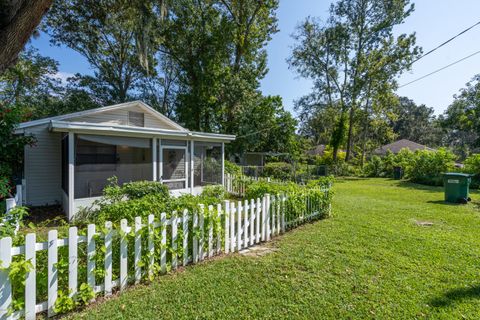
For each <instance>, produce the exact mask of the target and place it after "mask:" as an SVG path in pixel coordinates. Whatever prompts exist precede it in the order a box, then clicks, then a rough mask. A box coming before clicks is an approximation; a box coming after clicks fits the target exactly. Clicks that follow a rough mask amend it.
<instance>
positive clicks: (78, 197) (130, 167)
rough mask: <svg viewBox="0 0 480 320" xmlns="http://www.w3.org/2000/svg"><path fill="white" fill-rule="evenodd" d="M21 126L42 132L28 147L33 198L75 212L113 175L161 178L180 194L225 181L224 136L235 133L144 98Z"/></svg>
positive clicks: (27, 180) (22, 130)
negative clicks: (188, 124)
mask: <svg viewBox="0 0 480 320" xmlns="http://www.w3.org/2000/svg"><path fill="white" fill-rule="evenodd" d="M16 133H17V134H24V135H34V136H35V137H36V139H37V143H36V144H35V145H34V146H31V147H30V146H27V147H25V154H24V172H23V177H24V179H23V181H24V183H23V188H24V189H25V191H24V195H25V196H26V200H25V203H26V204H27V205H30V206H41V205H47V204H56V203H58V204H62V205H63V208H64V211H65V213H66V214H67V216H68V218H69V219H71V218H72V217H73V216H74V214H75V213H76V212H78V210H79V209H80V207H87V206H89V205H90V204H92V202H93V201H94V200H95V199H97V198H98V197H99V196H101V195H102V190H103V188H104V187H105V186H106V185H107V183H108V179H109V178H110V177H113V176H115V177H117V179H118V182H119V183H121V184H122V183H125V182H130V181H140V180H150V181H160V182H161V183H163V184H165V185H166V186H167V187H168V188H169V189H170V190H171V192H172V193H173V194H180V193H191V194H197V193H200V192H201V190H202V188H203V186H206V185H209V184H223V183H224V155H225V148H224V144H225V143H228V142H231V141H233V140H234V139H235V136H232V135H225V134H214V133H204V132H194V131H190V130H187V129H185V128H183V127H181V126H180V125H179V124H177V123H175V122H173V121H172V120H170V119H168V118H167V117H165V116H164V115H162V114H160V113H159V112H157V111H156V110H154V109H152V108H151V107H150V106H148V105H146V104H145V103H143V102H141V101H133V102H127V103H122V104H117V105H113V106H108V107H103V108H98V109H92V110H87V111H82V112H76V113H71V114H66V115H61V116H56V117H51V118H46V119H40V120H35V121H30V122H25V123H21V124H20V125H19V126H18V128H17V129H16Z"/></svg>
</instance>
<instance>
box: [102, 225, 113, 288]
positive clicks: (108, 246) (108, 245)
mask: <svg viewBox="0 0 480 320" xmlns="http://www.w3.org/2000/svg"><path fill="white" fill-rule="evenodd" d="M105 231H106V233H105V261H104V263H105V265H104V268H105V277H104V279H105V283H104V288H105V292H104V294H105V296H109V295H111V294H112V238H113V234H112V222H110V221H107V222H105Z"/></svg>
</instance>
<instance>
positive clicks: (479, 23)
mask: <svg viewBox="0 0 480 320" xmlns="http://www.w3.org/2000/svg"><path fill="white" fill-rule="evenodd" d="M478 25H480V21H478V22H477V23H475V24H474V25H472V26H470V27H468V28H467V29H465V30H463V31H462V32H460V33H458V34H456V35H455V36H453V37H451V38H450V39H448V40H447V41H445V42H443V43H441V44H439V45H438V46H436V47H435V48H433V49H432V50H430V51H428V52H427V53H425V54H423V55H421V56H420V57H418V58H417V59H415V60H413V62H412V63H410V65H412V64H414V63H415V62H417V61H418V60H420V59H422V58H424V57H426V56H428V55H429V54H431V53H432V52H434V51H437V50H438V49H440V48H441V47H443V46H444V45H446V44H448V43H449V42H451V41H453V40H455V39H456V38H458V37H459V36H461V35H462V34H464V33H466V32H468V31H470V30H471V29H473V28H475V27H476V26H478Z"/></svg>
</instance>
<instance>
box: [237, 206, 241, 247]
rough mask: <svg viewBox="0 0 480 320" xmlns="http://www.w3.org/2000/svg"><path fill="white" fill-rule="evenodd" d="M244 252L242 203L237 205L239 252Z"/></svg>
mask: <svg viewBox="0 0 480 320" xmlns="http://www.w3.org/2000/svg"><path fill="white" fill-rule="evenodd" d="M240 250H242V201H238V203H237V251H240Z"/></svg>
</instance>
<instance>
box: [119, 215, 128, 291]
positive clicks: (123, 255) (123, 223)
mask: <svg viewBox="0 0 480 320" xmlns="http://www.w3.org/2000/svg"><path fill="white" fill-rule="evenodd" d="M127 233H128V224H127V220H126V219H122V220H120V291H123V290H124V289H125V288H126V287H127V281H128V279H127V278H128V240H127V239H128V238H127Z"/></svg>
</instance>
